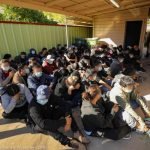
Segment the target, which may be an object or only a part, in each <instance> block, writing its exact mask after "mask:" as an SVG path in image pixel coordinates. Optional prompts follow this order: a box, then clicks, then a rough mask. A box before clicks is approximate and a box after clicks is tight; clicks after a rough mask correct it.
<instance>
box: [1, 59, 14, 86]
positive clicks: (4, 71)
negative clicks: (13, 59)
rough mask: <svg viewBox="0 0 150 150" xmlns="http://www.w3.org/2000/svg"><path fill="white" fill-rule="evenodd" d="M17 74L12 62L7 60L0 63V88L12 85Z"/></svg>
mask: <svg viewBox="0 0 150 150" xmlns="http://www.w3.org/2000/svg"><path fill="white" fill-rule="evenodd" d="M14 74H15V69H13V68H12V67H10V62H9V61H8V60H6V59H2V60H1V61H0V86H1V87H3V86H6V85H7V84H9V83H11V81H12V78H13V76H14Z"/></svg>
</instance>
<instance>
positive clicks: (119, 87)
mask: <svg viewBox="0 0 150 150" xmlns="http://www.w3.org/2000/svg"><path fill="white" fill-rule="evenodd" d="M110 100H111V101H112V102H114V103H115V104H119V105H120V106H121V107H122V108H123V109H124V110H125V111H127V112H128V113H129V114H130V115H131V116H133V117H134V118H135V119H136V120H137V121H138V122H139V124H140V130H141V131H143V132H145V131H147V130H148V128H147V126H146V124H145V123H144V121H143V119H144V118H146V117H150V111H149V109H148V107H147V106H146V104H145V103H144V101H143V98H142V97H141V96H139V95H138V94H137V92H136V88H135V82H134V80H133V79H132V78H131V77H130V76H123V77H121V79H120V82H119V84H116V86H114V87H113V88H112V90H111V91H110ZM141 108H142V109H141ZM143 111H144V112H143Z"/></svg>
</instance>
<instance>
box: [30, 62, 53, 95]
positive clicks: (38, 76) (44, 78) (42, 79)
mask: <svg viewBox="0 0 150 150" xmlns="http://www.w3.org/2000/svg"><path fill="white" fill-rule="evenodd" d="M32 70H33V73H32V74H31V75H30V76H28V79H27V83H28V87H29V89H30V90H31V92H32V93H33V94H34V95H35V94H36V90H37V88H38V87H39V86H40V85H47V86H49V87H50V90H51V87H52V86H53V77H51V76H49V75H47V74H45V73H44V72H43V70H42V66H41V65H39V64H36V65H34V66H33V67H32Z"/></svg>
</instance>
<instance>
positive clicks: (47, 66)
mask: <svg viewBox="0 0 150 150" xmlns="http://www.w3.org/2000/svg"><path fill="white" fill-rule="evenodd" d="M54 61H55V59H54V57H53V56H52V55H48V56H47V57H46V59H45V60H44V61H43V64H42V67H43V72H44V73H46V74H48V75H52V74H53V72H54V71H55V70H56V69H57V66H56V64H55V62H54Z"/></svg>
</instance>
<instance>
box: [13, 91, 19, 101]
mask: <svg viewBox="0 0 150 150" xmlns="http://www.w3.org/2000/svg"><path fill="white" fill-rule="evenodd" d="M12 98H13V99H14V100H16V101H18V100H19V98H20V93H17V94H16V95H14V96H13V97H12Z"/></svg>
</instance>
